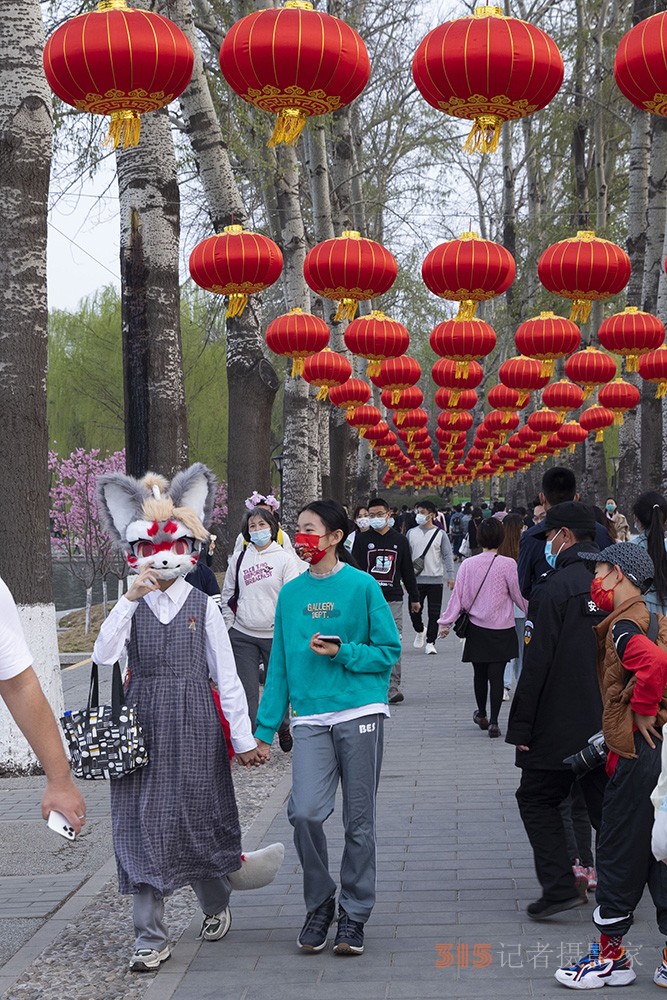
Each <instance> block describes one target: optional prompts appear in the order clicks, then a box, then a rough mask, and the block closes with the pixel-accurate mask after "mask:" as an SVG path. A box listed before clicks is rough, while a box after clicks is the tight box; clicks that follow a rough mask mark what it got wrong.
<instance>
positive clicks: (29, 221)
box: [0, 0, 63, 772]
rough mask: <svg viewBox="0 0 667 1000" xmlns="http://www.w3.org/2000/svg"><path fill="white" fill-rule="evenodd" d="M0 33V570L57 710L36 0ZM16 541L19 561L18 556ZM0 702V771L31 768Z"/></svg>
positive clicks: (45, 109)
mask: <svg viewBox="0 0 667 1000" xmlns="http://www.w3.org/2000/svg"><path fill="white" fill-rule="evenodd" d="M1 19H2V35H1V37H0V91H1V92H2V102H1V103H0V246H1V247H2V253H0V296H1V297H2V310H0V345H1V347H0V412H1V413H2V421H3V426H2V434H0V468H2V474H3V484H2V489H1V490H0V575H1V576H2V578H3V579H4V581H5V582H6V583H7V586H8V587H9V589H10V590H11V591H12V593H13V595H14V599H15V600H16V603H17V605H18V609H19V615H20V617H21V621H22V624H23V628H24V630H25V634H26V639H27V641H28V645H29V647H30V650H31V652H32V656H33V667H34V668H35V671H36V673H37V676H38V677H39V680H40V683H41V685H42V688H43V690H44V693H45V695H46V697H47V698H48V700H49V703H50V705H51V707H52V709H53V711H54V712H55V714H56V715H60V713H61V712H62V707H63V697H62V684H61V679H60V666H59V659H58V644H57V639H56V614H55V607H54V604H53V594H52V587H51V549H50V542H49V516H48V515H49V475H48V470H47V452H48V436H47V426H46V367H47V357H46V349H47V322H48V312H47V299H46V232H47V210H48V190H49V170H50V166H51V141H52V133H53V121H52V109H51V93H50V91H49V88H48V86H47V83H46V80H45V78H44V73H43V70H42V49H43V47H44V29H43V26H42V15H41V8H40V4H39V3H38V2H37V0H5V3H3V5H2V15H1ZM17 545H19V546H20V558H17ZM34 763H35V758H34V757H33V755H32V753H31V751H30V748H29V747H28V744H27V743H26V741H25V740H24V738H23V736H22V735H21V733H20V732H19V729H18V727H17V726H16V725H15V724H14V722H13V720H12V719H11V716H10V715H9V713H8V712H7V710H6V709H5V706H4V703H3V702H1V701H0V768H1V769H2V770H9V771H13V772H16V771H25V770H27V769H28V768H31V767H32V766H34Z"/></svg>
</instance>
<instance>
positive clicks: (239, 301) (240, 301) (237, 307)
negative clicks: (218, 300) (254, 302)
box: [225, 292, 248, 319]
mask: <svg viewBox="0 0 667 1000" xmlns="http://www.w3.org/2000/svg"><path fill="white" fill-rule="evenodd" d="M247 305H248V296H247V295H245V294H244V293H243V292H232V293H231V295H229V296H228V297H227V312H226V313H225V316H226V317H227V319H233V318H234V317H235V316H240V315H241V314H242V312H243V310H244V309H245V307H246V306H247Z"/></svg>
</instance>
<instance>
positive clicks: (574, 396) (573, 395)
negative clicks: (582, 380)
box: [542, 378, 584, 418]
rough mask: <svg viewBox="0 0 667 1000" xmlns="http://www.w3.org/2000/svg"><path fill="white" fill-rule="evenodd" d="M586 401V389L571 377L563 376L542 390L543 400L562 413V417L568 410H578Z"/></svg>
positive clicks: (545, 403)
mask: <svg viewBox="0 0 667 1000" xmlns="http://www.w3.org/2000/svg"><path fill="white" fill-rule="evenodd" d="M583 401H584V390H583V389H582V388H581V386H579V385H575V384H574V382H570V381H569V379H566V378H562V379H560V380H559V381H558V382H552V383H551V385H548V386H546V387H545V389H544V391H543V392H542V402H543V403H544V405H545V406H548V407H549V408H550V409H551V410H555V411H556V413H559V414H560V415H561V418H562V417H564V415H565V414H566V413H567V412H568V410H578V409H579V407H580V406H581V404H582V403H583Z"/></svg>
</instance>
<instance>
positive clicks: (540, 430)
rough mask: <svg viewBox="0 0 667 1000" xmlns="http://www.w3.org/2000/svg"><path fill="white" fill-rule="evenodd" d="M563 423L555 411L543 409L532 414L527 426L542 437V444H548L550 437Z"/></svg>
mask: <svg viewBox="0 0 667 1000" xmlns="http://www.w3.org/2000/svg"><path fill="white" fill-rule="evenodd" d="M562 422H563V419H562V417H561V416H560V415H559V414H558V413H556V411H555V410H547V409H546V408H544V407H543V408H542V409H541V410H536V411H535V413H531V414H530V416H529V417H528V421H527V424H528V427H530V429H531V431H535V433H536V434H539V435H540V444H546V443H547V441H548V440H549V435H550V434H553V433H554V431H557V430H558V428H559V427H560V425H561V424H562Z"/></svg>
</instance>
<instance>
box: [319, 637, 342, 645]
mask: <svg viewBox="0 0 667 1000" xmlns="http://www.w3.org/2000/svg"><path fill="white" fill-rule="evenodd" d="M317 638H318V639H319V640H320V642H332V643H333V644H334V646H341V645H342V644H343V640H342V639H341V637H340V636H339V635H318V637H317Z"/></svg>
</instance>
